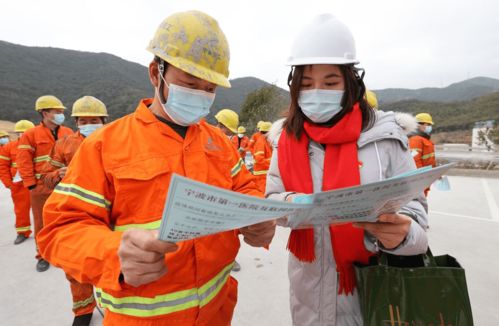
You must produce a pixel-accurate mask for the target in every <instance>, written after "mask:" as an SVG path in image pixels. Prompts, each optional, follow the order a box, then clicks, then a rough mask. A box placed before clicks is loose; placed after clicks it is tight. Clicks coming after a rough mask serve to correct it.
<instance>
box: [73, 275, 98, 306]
mask: <svg viewBox="0 0 499 326" xmlns="http://www.w3.org/2000/svg"><path fill="white" fill-rule="evenodd" d="M66 279H67V280H68V281H69V285H70V288H71V295H72V297H73V312H74V314H75V316H81V315H86V314H91V313H92V312H93V311H94V308H95V305H96V303H95V298H94V288H93V286H92V284H85V283H79V282H78V281H77V280H75V279H74V278H72V277H71V276H69V275H68V274H66Z"/></svg>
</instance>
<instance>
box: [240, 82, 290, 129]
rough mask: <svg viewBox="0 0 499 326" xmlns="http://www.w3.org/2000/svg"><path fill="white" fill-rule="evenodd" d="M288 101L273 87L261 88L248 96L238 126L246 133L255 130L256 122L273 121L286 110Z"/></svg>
mask: <svg viewBox="0 0 499 326" xmlns="http://www.w3.org/2000/svg"><path fill="white" fill-rule="evenodd" d="M288 103H289V100H288V99H287V98H286V97H285V96H283V95H282V93H281V92H280V91H279V88H278V87H277V86H275V85H271V86H266V87H262V88H260V89H257V90H255V91H253V92H251V93H249V94H248V96H247V97H246V99H245V101H244V103H243V105H242V107H241V114H240V119H239V120H240V124H241V125H243V126H245V127H246V129H247V130H248V132H253V131H254V130H255V129H256V124H257V123H258V121H260V120H263V121H271V122H273V121H275V120H277V119H278V118H280V117H281V116H282V113H283V112H284V111H285V110H286V109H287V107H288Z"/></svg>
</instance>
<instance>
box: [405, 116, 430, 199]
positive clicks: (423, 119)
mask: <svg viewBox="0 0 499 326" xmlns="http://www.w3.org/2000/svg"><path fill="white" fill-rule="evenodd" d="M416 120H417V122H418V129H417V130H416V131H415V132H414V133H413V134H411V136H410V137H409V146H410V148H411V155H412V157H413V158H414V162H416V166H417V167H418V168H422V167H425V166H431V167H435V166H437V162H436V160H435V145H434V144H433V142H432V141H431V132H432V131H433V118H432V117H431V115H430V114H429V113H419V114H416ZM429 191H430V188H427V189H426V190H425V191H424V193H425V196H428V192H429Z"/></svg>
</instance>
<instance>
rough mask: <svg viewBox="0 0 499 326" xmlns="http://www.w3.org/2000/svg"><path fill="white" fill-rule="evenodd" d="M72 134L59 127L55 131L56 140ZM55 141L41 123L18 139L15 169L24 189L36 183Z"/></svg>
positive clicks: (70, 131) (66, 129)
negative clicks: (17, 170)
mask: <svg viewBox="0 0 499 326" xmlns="http://www.w3.org/2000/svg"><path fill="white" fill-rule="evenodd" d="M72 133H73V131H72V130H71V129H69V128H67V127H64V126H60V127H59V128H58V129H57V139H60V138H63V137H64V136H67V135H70V134H72ZM55 141H56V139H55V138H54V135H53V134H52V131H51V130H50V129H49V128H47V127H45V125H44V124H43V123H40V124H39V125H38V126H36V127H34V128H31V129H28V130H26V132H24V133H23V135H22V136H21V139H19V145H18V149H19V151H18V153H17V168H18V169H19V173H20V174H21V178H22V179H23V184H24V186H25V187H26V188H28V187H30V186H33V185H36V184H37V183H38V180H39V179H40V177H41V171H42V168H43V166H44V164H45V162H47V161H48V160H50V156H49V154H50V151H51V150H52V147H54V144H55Z"/></svg>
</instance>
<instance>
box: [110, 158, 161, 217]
mask: <svg viewBox="0 0 499 326" xmlns="http://www.w3.org/2000/svg"><path fill="white" fill-rule="evenodd" d="M111 175H112V177H113V182H114V190H115V200H114V203H113V212H114V213H117V214H118V216H119V215H124V217H125V218H126V219H128V218H130V219H131V220H133V221H131V222H130V223H134V224H142V223H148V222H152V221H155V220H157V219H159V218H161V215H162V212H163V206H164V203H165V198H166V192H167V191H168V185H169V183H170V178H171V171H170V167H169V165H168V161H167V158H148V159H144V160H139V161H132V162H130V163H126V164H124V165H120V166H118V167H115V168H114V169H112V170H111ZM120 224H121V223H120Z"/></svg>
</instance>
